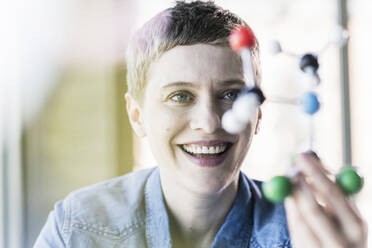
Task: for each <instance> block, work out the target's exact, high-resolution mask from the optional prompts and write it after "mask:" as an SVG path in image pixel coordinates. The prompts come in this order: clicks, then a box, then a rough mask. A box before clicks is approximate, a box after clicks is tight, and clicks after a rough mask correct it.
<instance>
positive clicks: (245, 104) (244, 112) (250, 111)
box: [232, 93, 259, 124]
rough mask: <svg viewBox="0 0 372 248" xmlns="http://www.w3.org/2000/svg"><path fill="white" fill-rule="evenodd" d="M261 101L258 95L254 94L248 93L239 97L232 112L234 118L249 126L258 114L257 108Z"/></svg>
mask: <svg viewBox="0 0 372 248" xmlns="http://www.w3.org/2000/svg"><path fill="white" fill-rule="evenodd" d="M258 106H259V101H258V98H257V95H256V94H254V93H248V94H245V95H242V96H239V97H238V99H236V101H235V102H234V105H233V108H232V112H233V114H234V117H235V118H236V119H238V120H239V121H240V122H243V123H246V124H248V122H249V121H251V120H254V118H255V116H256V114H257V107H258Z"/></svg>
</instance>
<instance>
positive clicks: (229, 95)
mask: <svg viewBox="0 0 372 248" xmlns="http://www.w3.org/2000/svg"><path fill="white" fill-rule="evenodd" d="M239 92H240V90H229V91H227V92H225V93H224V94H223V97H222V98H223V99H224V100H229V101H235V99H236V98H237V97H238V95H239Z"/></svg>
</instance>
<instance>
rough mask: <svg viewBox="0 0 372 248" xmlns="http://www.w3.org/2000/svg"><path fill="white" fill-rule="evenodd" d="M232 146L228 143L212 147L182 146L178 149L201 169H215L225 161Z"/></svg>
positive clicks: (198, 145) (219, 143)
mask: <svg viewBox="0 0 372 248" xmlns="http://www.w3.org/2000/svg"><path fill="white" fill-rule="evenodd" d="M207 143H216V142H207ZM232 145H233V144H232V143H230V142H218V143H217V144H213V145H200V144H183V145H180V148H181V150H182V151H183V152H184V154H185V155H186V157H187V158H188V159H189V160H191V162H193V163H195V164H197V165H199V166H202V167H215V166H218V165H219V164H221V163H222V162H223V161H224V160H225V158H226V157H227V155H228V151H229V149H230V148H231V146H232Z"/></svg>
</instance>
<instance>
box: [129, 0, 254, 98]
mask: <svg viewBox="0 0 372 248" xmlns="http://www.w3.org/2000/svg"><path fill="white" fill-rule="evenodd" d="M238 26H245V27H248V24H247V23H246V22H245V21H244V20H243V19H241V18H240V17H238V16H237V15H235V14H233V13H231V12H230V11H228V10H225V9H222V8H221V7H219V6H217V5H216V4H215V3H214V2H212V1H207V2H204V1H192V2H185V1H176V3H175V6H174V7H172V8H168V9H166V10H164V11H162V12H160V13H158V14H157V15H156V16H154V17H153V18H152V19H150V20H149V21H148V22H147V23H145V24H144V25H143V26H142V27H141V28H140V29H139V30H138V31H137V32H136V33H135V34H134V35H133V37H132V39H131V40H130V42H129V45H128V50H127V58H126V62H127V83H128V93H129V94H130V95H132V96H133V97H134V98H135V99H136V100H137V101H138V102H139V103H140V104H142V103H143V95H144V91H145V90H144V89H145V87H146V83H147V71H148V68H149V66H150V64H151V63H152V62H154V61H156V60H157V59H159V58H160V56H161V55H162V54H164V53H165V52H166V51H168V50H170V49H172V48H174V47H176V46H187V45H195V44H200V43H202V44H210V45H221V46H228V45H229V42H228V38H229V35H230V33H231V31H232V30H233V29H235V28H236V27H238ZM252 59H253V65H254V70H255V74H256V78H257V82H260V66H259V49H258V42H257V41H256V45H255V47H253V48H252Z"/></svg>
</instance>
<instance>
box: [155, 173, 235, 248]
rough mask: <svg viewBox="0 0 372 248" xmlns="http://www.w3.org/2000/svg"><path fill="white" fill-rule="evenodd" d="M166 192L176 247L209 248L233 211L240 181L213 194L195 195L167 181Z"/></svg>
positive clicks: (164, 185)
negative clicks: (183, 245)
mask: <svg viewBox="0 0 372 248" xmlns="http://www.w3.org/2000/svg"><path fill="white" fill-rule="evenodd" d="M168 185H169V186H168ZM162 188H163V192H164V198H165V202H166V206H167V210H168V216H169V221H170V229H171V235H172V240H173V242H174V244H175V247H177V246H179V247H182V246H180V245H179V244H185V245H186V246H188V247H209V246H210V245H211V243H212V242H213V240H214V237H215V235H216V233H217V231H218V230H219V228H220V227H221V225H222V224H223V223H224V221H225V218H226V216H227V214H228V213H229V211H230V209H231V207H232V204H233V202H234V199H235V197H236V194H237V191H238V180H237V179H236V180H235V181H234V182H232V183H231V184H230V185H229V186H227V187H226V188H225V189H223V190H222V191H220V192H217V193H212V194H211V193H209V194H199V193H195V192H191V191H190V190H188V189H186V188H185V187H182V186H181V185H179V184H174V183H171V182H167V181H164V180H162ZM177 244H178V245H177ZM186 246H185V247H186Z"/></svg>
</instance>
